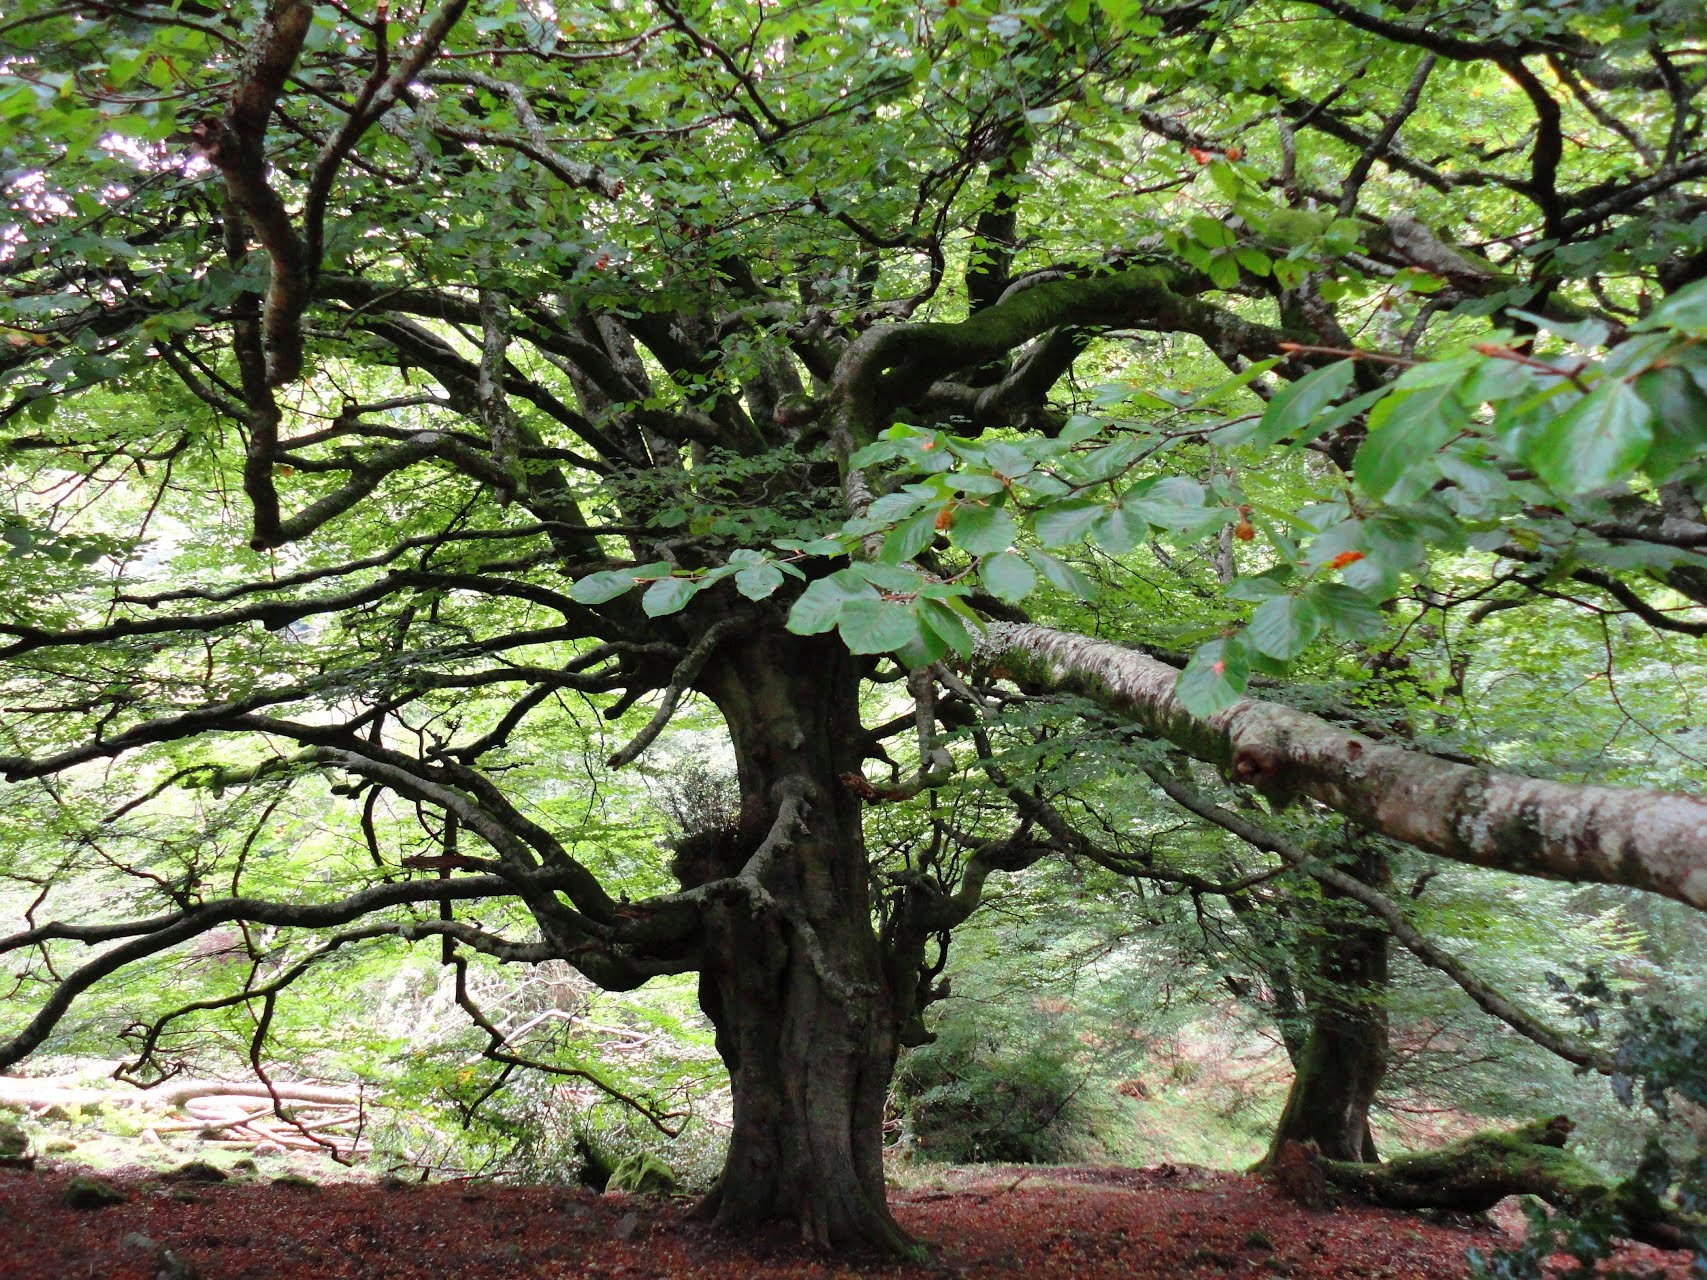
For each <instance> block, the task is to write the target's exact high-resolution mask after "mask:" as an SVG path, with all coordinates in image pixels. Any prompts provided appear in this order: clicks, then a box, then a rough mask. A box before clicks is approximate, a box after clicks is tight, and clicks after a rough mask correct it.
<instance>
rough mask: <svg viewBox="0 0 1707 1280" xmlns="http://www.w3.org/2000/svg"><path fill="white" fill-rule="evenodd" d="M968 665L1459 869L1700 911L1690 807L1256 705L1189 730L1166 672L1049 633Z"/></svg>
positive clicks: (1015, 633)
mask: <svg viewBox="0 0 1707 1280" xmlns="http://www.w3.org/2000/svg"><path fill="white" fill-rule="evenodd" d="M973 660H974V662H975V663H976V664H977V665H978V666H980V667H981V668H983V669H985V670H987V671H989V672H990V673H991V674H994V675H998V676H1003V677H1007V678H1011V679H1013V680H1015V681H1017V682H1019V683H1020V684H1022V685H1026V686H1028V687H1031V688H1037V689H1046V690H1056V691H1062V692H1073V693H1078V694H1081V695H1083V696H1085V697H1088V698H1091V699H1092V700H1094V701H1096V702H1099V703H1101V704H1102V705H1103V706H1105V707H1108V708H1109V709H1110V710H1112V711H1114V712H1116V713H1117V714H1120V715H1124V716H1128V717H1130V718H1131V719H1133V720H1134V721H1136V722H1137V723H1139V724H1140V725H1142V726H1143V727H1144V728H1145V729H1146V730H1148V731H1149V732H1151V733H1153V734H1155V735H1156V736H1158V737H1161V738H1166V739H1167V740H1168V741H1170V742H1172V743H1174V744H1175V745H1176V746H1178V747H1180V748H1181V749H1182V750H1184V751H1185V752H1186V753H1187V754H1189V755H1192V756H1194V757H1196V758H1197V759H1199V760H1204V761H1208V762H1209V763H1212V764H1215V765H1219V766H1220V767H1221V768H1223V769H1224V770H1226V771H1227V772H1228V774H1229V775H1230V776H1231V778H1232V780H1233V781H1235V782H1238V783H1242V784H1244V785H1247V786H1253V787H1255V788H1257V789H1258V790H1259V791H1260V792H1262V793H1263V794H1265V795H1267V796H1268V797H1270V798H1271V799H1272V800H1278V801H1281V802H1285V801H1287V800H1290V799H1293V798H1296V797H1298V796H1307V797H1309V798H1310V799H1313V800H1316V801H1319V802H1320V803H1322V804H1324V805H1326V806H1327V807H1328V808H1330V809H1333V810H1335V811H1336V812H1339V813H1342V814H1344V815H1346V816H1347V817H1349V818H1351V819H1352V820H1353V821H1355V822H1357V823H1358V824H1359V825H1360V826H1362V827H1364V828H1365V829H1366V830H1369V831H1373V832H1377V833H1379V834H1381V835H1385V836H1388V837H1390V838H1392V839H1395V840H1399V841H1402V842H1403V843H1405V844H1409V845H1411V846H1413V847H1415V848H1418V849H1424V850H1427V851H1428V852H1430V853H1435V854H1439V855H1441V856H1442V857H1445V858H1450V859H1453V860H1454V861H1457V862H1467V863H1473V864H1475V865H1477V866H1484V867H1492V868H1494V869H1496V870H1500V871H1512V872H1518V873H1521V874H1526V875H1539V876H1552V877H1557V878H1559V879H1564V880H1571V881H1578V882H1592V883H1599V884H1624V885H1630V886H1632V887H1634V888H1638V889H1646V890H1648V891H1650V892H1652V893H1658V894H1661V895H1663V896H1665V897H1668V898H1675V899H1677V900H1678V901H1679V902H1684V903H1688V904H1689V905H1690V906H1692V907H1696V908H1699V909H1703V910H1707V801H1704V800H1702V799H1701V798H1699V797H1696V796H1689V795H1682V794H1678V793H1675V792H1666V791H1646V790H1636V789H1625V788H1619V787H1602V786H1588V785H1580V784H1572V783H1564V782H1549V781H1544V780H1542V779H1539V778H1529V777H1524V776H1523V775H1521V774H1513V773H1503V772H1501V771H1499V770H1495V769H1484V768H1476V767H1473V766H1470V765H1463V764H1456V763H1454V762H1452V761H1449V760H1442V759H1440V758H1438V757H1436V756H1431V755H1428V754H1426V753H1425V752H1422V751H1416V750H1410V749H1407V748H1404V747H1399V746H1394V745H1391V744H1388V743H1382V742H1377V741H1375V740H1373V739H1370V738H1367V737H1364V736H1362V735H1360V734H1356V733H1352V732H1350V731H1348V730H1347V729H1345V728H1343V727H1341V726H1339V725H1336V724H1333V723H1331V722H1329V721H1327V720H1323V719H1321V718H1319V717H1317V716H1313V715H1308V714H1306V713H1305V712H1302V711H1294V710H1293V709H1292V708H1290V707H1283V706H1279V705H1277V704H1275V703H1272V702H1263V701H1261V700H1259V699H1256V698H1241V699H1240V700H1239V701H1238V702H1236V703H1234V704H1233V705H1232V706H1231V707H1228V708H1227V709H1226V710H1225V711H1221V712H1218V713H1216V714H1215V715H1213V716H1210V717H1208V718H1207V719H1199V718H1198V717H1196V716H1193V715H1192V714H1191V713H1190V712H1188V711H1187V710H1186V709H1185V707H1184V706H1182V705H1181V704H1180V702H1179V701H1178V699H1176V698H1175V697H1174V682H1175V680H1177V679H1178V677H1179V671H1178V670H1177V669H1176V668H1174V667H1171V666H1168V665H1167V664H1166V663H1163V662H1158V661H1156V660H1155V659H1153V658H1150V657H1147V656H1146V655H1144V654H1142V653H1137V652H1134V651H1133V650H1130V649H1124V648H1121V647H1120V646H1119V645H1115V644H1110V643H1108V642H1107V641H1103V640H1093V639H1090V638H1088V637H1085V636H1076V635H1070V634H1067V633H1064V632H1060V631H1052V630H1050V629H1049V628H1047V627H1039V626H1031V625H1027V624H1020V623H1007V622H991V623H989V624H987V626H986V628H985V630H984V633H983V635H982V636H981V637H980V638H979V641H978V648H977V651H976V653H975V654H974V659H973Z"/></svg>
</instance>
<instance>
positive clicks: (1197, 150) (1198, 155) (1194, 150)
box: [1186, 147, 1215, 164]
mask: <svg viewBox="0 0 1707 1280" xmlns="http://www.w3.org/2000/svg"><path fill="white" fill-rule="evenodd" d="M1186 152H1187V154H1189V155H1190V156H1191V158H1192V159H1193V160H1195V161H1197V163H1198V164H1208V163H1209V162H1210V161H1211V160H1213V159H1214V158H1215V153H1214V152H1213V151H1205V150H1204V149H1203V148H1202V147H1187V148H1186Z"/></svg>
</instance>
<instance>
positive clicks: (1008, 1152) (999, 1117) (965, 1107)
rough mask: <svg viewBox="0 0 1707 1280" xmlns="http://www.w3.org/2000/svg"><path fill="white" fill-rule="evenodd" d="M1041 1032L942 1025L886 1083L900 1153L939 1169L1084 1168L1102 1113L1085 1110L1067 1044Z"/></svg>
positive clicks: (1079, 1071) (1083, 1082) (1075, 1060)
mask: <svg viewBox="0 0 1707 1280" xmlns="http://www.w3.org/2000/svg"><path fill="white" fill-rule="evenodd" d="M1050 1030H1051V1029H1050V1028H1048V1027H1046V1026H1045V1027H1039V1026H1036V1025H1033V1026H1031V1027H1010V1028H1004V1029H1003V1032H1002V1034H1000V1035H995V1034H991V1033H990V1032H989V1031H987V1030H985V1029H983V1028H980V1027H978V1026H975V1025H972V1023H971V1020H970V1019H956V1020H953V1021H949V1022H947V1023H946V1024H945V1025H943V1026H942V1027H941V1028H940V1030H939V1031H938V1036H937V1040H936V1042H935V1043H934V1044H929V1045H924V1046H922V1047H920V1048H918V1049H914V1050H913V1051H912V1052H911V1053H909V1054H908V1055H907V1056H906V1058H905V1059H904V1060H903V1061H902V1063H901V1066H900V1069H899V1071H898V1072H897V1073H896V1078H895V1097H896V1101H897V1103H898V1105H899V1107H900V1110H901V1114H902V1133H903V1136H902V1145H903V1149H904V1151H905V1153H906V1154H907V1155H909V1156H911V1157H915V1158H918V1159H923V1160H931V1161H940V1162H944V1163H949V1164H978V1163H988V1164H1053V1163H1060V1162H1065V1161H1071V1160H1075V1159H1084V1158H1086V1157H1087V1156H1089V1155H1092V1154H1095V1152H1096V1149H1097V1148H1098V1147H1099V1146H1100V1143H1099V1141H1098V1139H1097V1136H1096V1133H1097V1130H1098V1128H1099V1127H1100V1126H1101V1124H1102V1123H1103V1122H1104V1121H1105V1120H1106V1119H1107V1117H1106V1116H1104V1115H1102V1114H1101V1112H1103V1111H1109V1110H1112V1109H1113V1108H1112V1107H1109V1106H1107V1105H1101V1106H1099V1104H1098V1103H1097V1102H1096V1101H1095V1099H1096V1097H1097V1096H1098V1094H1099V1093H1100V1092H1101V1091H1100V1090H1097V1089H1093V1088H1091V1087H1089V1085H1090V1081H1091V1077H1092V1070H1091V1068H1090V1066H1089V1065H1087V1064H1085V1063H1083V1062H1081V1061H1080V1060H1079V1059H1080V1055H1079V1054H1078V1053H1077V1052H1076V1050H1077V1045H1076V1043H1075V1042H1074V1041H1073V1039H1072V1038H1071V1037H1070V1036H1060V1035H1053V1034H1051V1033H1050Z"/></svg>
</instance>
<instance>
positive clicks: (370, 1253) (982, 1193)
mask: <svg viewBox="0 0 1707 1280" xmlns="http://www.w3.org/2000/svg"><path fill="white" fill-rule="evenodd" d="M77 1172H78V1171H77V1170H76V1169H74V1168H71V1167H69V1166H65V1165H60V1164H57V1163H55V1164H52V1165H43V1166H42V1167H40V1168H37V1169H35V1170H23V1169H0V1277H4V1280H84V1278H85V1277H89V1278H95V1277H99V1278H100V1280H155V1277H156V1276H157V1275H167V1276H169V1277H170V1280H190V1277H191V1276H199V1277H200V1280H341V1278H344V1277H349V1278H352V1280H353V1278H356V1277H360V1278H361V1280H426V1278H427V1277H432V1278H433V1280H453V1278H454V1280H547V1278H550V1280H618V1278H620V1280H647V1278H652V1277H656V1278H658V1280H665V1278H673V1277H704V1278H707V1280H709V1278H712V1277H721V1278H727V1280H747V1278H749V1277H751V1278H753V1280H785V1278H786V1280H796V1278H798V1280H807V1278H810V1280H854V1278H855V1277H872V1278H873V1280H875V1278H876V1277H896V1278H897V1280H902V1278H905V1280H913V1278H914V1277H917V1278H919V1280H924V1278H925V1277H932V1278H940V1277H949V1276H952V1277H966V1278H968V1280H982V1278H984V1277H990V1278H996V1277H1001V1278H1007V1277H1026V1278H1027V1280H1033V1278H1035V1280H1066V1278H1067V1277H1072V1278H1073V1280H1173V1278H1174V1277H1203V1278H1204V1280H1220V1278H1221V1277H1235V1278H1236V1277H1270V1276H1291V1277H1296V1278H1297V1280H1448V1278H1451V1280H1458V1278H1459V1277H1463V1276H1465V1275H1467V1274H1468V1270H1469V1267H1468V1263H1467V1262H1466V1260H1465V1253H1466V1250H1468V1249H1470V1248H1473V1247H1474V1248H1480V1249H1484V1250H1486V1249H1490V1248H1497V1247H1499V1246H1501V1245H1503V1244H1507V1243H1510V1242H1511V1240H1512V1236H1511V1235H1510V1234H1509V1232H1510V1231H1511V1230H1513V1229H1515V1228H1518V1227H1519V1226H1520V1224H1521V1218H1520V1217H1519V1215H1517V1214H1515V1213H1505V1212H1501V1211H1496V1214H1495V1215H1494V1217H1493V1220H1491V1221H1490V1220H1488V1219H1485V1218H1484V1219H1480V1220H1476V1221H1469V1220H1466V1221H1464V1222H1462V1223H1456V1224H1446V1223H1439V1222H1429V1221H1426V1220H1424V1219H1421V1218H1417V1217H1412V1216H1407V1215H1402V1214H1395V1213H1388V1212H1384V1211H1381V1210H1377V1209H1369V1208H1355V1207H1342V1208H1338V1209H1335V1210H1332V1211H1329V1212H1325V1213H1312V1212H1309V1211H1307V1210H1304V1209H1302V1208H1300V1207H1298V1206H1297V1205H1295V1204H1293V1203H1292V1202H1290V1201H1288V1200H1286V1199H1284V1198H1282V1197H1281V1196H1280V1194H1279V1193H1278V1192H1277V1191H1275V1190H1274V1189H1273V1188H1272V1187H1271V1186H1269V1185H1268V1184H1266V1183H1264V1182H1262V1181H1260V1180H1257V1179H1254V1178H1248V1177H1241V1176H1238V1175H1234V1174H1226V1173H1213V1172H1209V1171H1206V1170H1200V1169H1195V1168H1183V1167H1177V1166H1172V1165H1163V1166H1161V1167H1160V1168H1156V1169H1142V1170H1139V1169H1108V1168H1036V1169H1025V1168H989V1167H985V1168H977V1169H953V1170H948V1171H946V1172H945V1173H944V1174H943V1175H942V1176H941V1177H940V1178H939V1179H938V1180H937V1182H936V1183H935V1184H934V1185H931V1186H925V1187H915V1188H911V1189H899V1190H895V1191H892V1192H891V1203H892V1205H893V1206H894V1210H895V1216H896V1218H897V1219H898V1220H899V1221H900V1222H901V1224H902V1226H904V1227H905V1228H906V1229H907V1230H908V1231H910V1232H912V1233H913V1234H914V1235H915V1236H916V1237H917V1238H918V1239H919V1240H920V1241H921V1242H922V1244H923V1246H924V1248H925V1250H926V1251H927V1252H928V1256H929V1261H922V1262H918V1263H908V1264H897V1263H895V1262H892V1261H891V1262H884V1261H879V1260H867V1261H860V1260H845V1259H837V1260H832V1259H827V1258H825V1257H823V1256H822V1255H817V1254H813V1253H811V1252H809V1251H806V1250H803V1249H802V1248H800V1247H799V1245H798V1244H795V1243H794V1242H792V1241H790V1240H788V1239H786V1238H783V1237H777V1238H771V1239H767V1238H763V1237H760V1238H754V1237H751V1236H747V1237H741V1238H735V1237H732V1236H730V1235H727V1234H723V1233H719V1232H716V1231H714V1230H712V1229H710V1228H709V1227H707V1226H706V1225H704V1224H702V1223H699V1222H696V1221H694V1220H693V1219H692V1218H691V1217H690V1216H689V1212H688V1210H689V1202H687V1201H685V1200H679V1199H678V1200H668V1199H650V1198H643V1197H630V1196H622V1195H607V1196H600V1195H595V1194H592V1193H590V1192H584V1191H576V1190H571V1189H567V1188H561V1187H521V1186H512V1185H504V1184H493V1183H476V1182H445V1183H435V1184H425V1185H415V1184H394V1185H390V1186H387V1185H381V1184H375V1183H372V1182H348V1183H329V1184H326V1185H320V1186H315V1185H285V1184H278V1183H269V1182H260V1181H254V1180H242V1179H233V1180H230V1181H226V1182H220V1183H213V1184H200V1183H196V1184H192V1183H184V1182H178V1183H172V1182H168V1181H166V1180H164V1179H163V1178H162V1177H161V1176H160V1175H159V1174H157V1173H143V1172H142V1171H135V1172H133V1173H129V1174H126V1173H122V1172H120V1173H111V1174H108V1175H107V1179H108V1181H109V1182H110V1183H111V1184H112V1185H113V1186H115V1187H116V1188H117V1189H118V1190H119V1191H120V1192H122V1193H123V1195H124V1196H125V1199H124V1201H123V1202H122V1203H118V1204H113V1205H111V1206H108V1207H106V1208H100V1209H73V1208H70V1207H68V1206H67V1205H66V1203H65V1200H64V1196H65V1193H66V1189H67V1185H68V1183H69V1182H70V1180H71V1178H72V1177H73V1176H74V1175H76V1174H77ZM162 1250H170V1251H171V1252H172V1254H173V1255H174V1256H175V1259H176V1262H175V1263H173V1264H172V1265H174V1266H177V1267H178V1268H179V1269H177V1270H172V1269H170V1267H169V1268H168V1269H167V1270H164V1271H163V1270H162V1264H163V1258H162V1254H161V1251H162ZM1616 1261H1617V1262H1618V1263H1619V1264H1621V1265H1622V1266H1624V1267H1626V1268H1629V1269H1632V1270H1634V1271H1636V1272H1637V1274H1643V1273H1644V1272H1647V1271H1649V1270H1650V1269H1651V1270H1652V1272H1653V1273H1654V1274H1656V1275H1660V1276H1665V1277H1667V1280H1672V1278H1676V1280H1682V1278H1683V1277H1684V1276H1686V1274H1687V1270H1688V1260H1687V1258H1685V1257H1684V1255H1681V1254H1673V1255H1668V1254H1663V1253H1659V1252H1657V1251H1655V1250H1652V1249H1648V1248H1645V1247H1639V1248H1632V1249H1630V1250H1627V1251H1622V1252H1621V1254H1620V1256H1619V1257H1618V1258H1617V1259H1616Z"/></svg>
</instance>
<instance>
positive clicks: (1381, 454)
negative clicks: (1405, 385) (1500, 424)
mask: <svg viewBox="0 0 1707 1280" xmlns="http://www.w3.org/2000/svg"><path fill="white" fill-rule="evenodd" d="M1469 420H1470V411H1469V410H1468V409H1467V408H1466V407H1465V406H1464V403H1463V401H1461V400H1460V399H1459V398H1458V384H1457V383H1456V382H1441V383H1437V384H1435V385H1432V386H1426V387H1421V388H1419V389H1417V390H1415V391H1404V392H1398V391H1395V392H1394V393H1393V394H1392V395H1389V396H1388V397H1387V398H1386V399H1385V400H1383V401H1381V403H1380V404H1378V405H1376V406H1375V409H1374V411H1373V412H1372V413H1371V414H1370V415H1369V436H1368V438H1367V439H1366V440H1364V442H1363V443H1362V444H1361V445H1359V446H1358V449H1357V457H1356V459H1355V461H1354V463H1353V466H1354V469H1355V471H1356V475H1357V482H1358V484H1360V485H1362V486H1363V491H1364V492H1365V493H1367V494H1368V495H1369V496H1370V497H1372V498H1385V497H1386V496H1387V495H1388V494H1389V493H1391V492H1392V491H1393V489H1394V488H1395V487H1396V486H1397V485H1398V484H1399V482H1400V481H1401V480H1405V479H1410V480H1412V481H1413V483H1411V484H1407V485H1406V486H1405V487H1406V489H1407V490H1412V489H1416V490H1418V491H1420V490H1421V489H1426V488H1427V487H1428V485H1430V484H1432V483H1433V481H1434V475H1435V473H1434V469H1433V467H1432V466H1430V465H1429V464H1430V463H1431V462H1432V460H1433V457H1434V454H1435V452H1436V450H1438V449H1439V448H1440V447H1441V446H1442V445H1444V444H1445V443H1446V442H1447V441H1448V440H1450V439H1452V437H1453V436H1455V435H1457V434H1458V432H1459V431H1461V430H1462V429H1463V428H1464V425H1465V424H1466V423H1467V422H1468V421H1469ZM1413 496H1414V495H1413Z"/></svg>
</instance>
